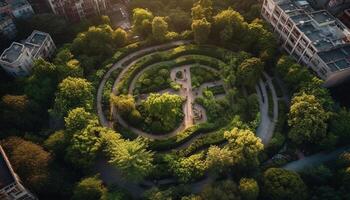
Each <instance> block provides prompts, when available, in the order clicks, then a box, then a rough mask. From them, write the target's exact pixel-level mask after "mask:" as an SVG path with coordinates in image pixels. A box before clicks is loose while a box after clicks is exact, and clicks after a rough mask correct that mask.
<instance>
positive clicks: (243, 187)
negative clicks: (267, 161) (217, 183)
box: [238, 178, 259, 200]
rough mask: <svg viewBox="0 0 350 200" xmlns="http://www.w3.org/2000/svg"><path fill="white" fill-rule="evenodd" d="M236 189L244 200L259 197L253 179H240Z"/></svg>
mask: <svg viewBox="0 0 350 200" xmlns="http://www.w3.org/2000/svg"><path fill="white" fill-rule="evenodd" d="M238 189H239V192H240V194H241V196H242V199H244V200H255V199H257V198H258V196H259V186H258V183H257V182H256V181H255V180H254V179H250V178H242V179H241V180H240V181H239V187H238Z"/></svg>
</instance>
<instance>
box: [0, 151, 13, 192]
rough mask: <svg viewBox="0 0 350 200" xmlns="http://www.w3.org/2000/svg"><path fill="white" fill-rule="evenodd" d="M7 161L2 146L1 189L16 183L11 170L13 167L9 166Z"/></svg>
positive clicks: (0, 155) (0, 152) (0, 160)
mask: <svg viewBox="0 0 350 200" xmlns="http://www.w3.org/2000/svg"><path fill="white" fill-rule="evenodd" d="M6 160H7V157H6V154H5V152H4V151H3V149H2V148H1V146H0V189H1V188H3V187H5V186H7V185H9V184H11V183H13V182H15V178H14V177H13V175H12V171H11V169H10V167H11V166H9V164H8V163H7V162H6Z"/></svg>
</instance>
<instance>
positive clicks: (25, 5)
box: [8, 0, 34, 19]
mask: <svg viewBox="0 0 350 200" xmlns="http://www.w3.org/2000/svg"><path fill="white" fill-rule="evenodd" d="M8 2H9V3H10V4H11V12H12V15H13V16H14V17H15V18H17V19H26V18H30V17H31V16H33V15H34V10H33V8H32V6H31V5H30V4H29V2H28V1H27V0H8Z"/></svg>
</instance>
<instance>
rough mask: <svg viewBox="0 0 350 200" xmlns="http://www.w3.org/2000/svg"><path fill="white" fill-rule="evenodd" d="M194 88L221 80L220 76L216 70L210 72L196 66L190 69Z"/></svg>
mask: <svg viewBox="0 0 350 200" xmlns="http://www.w3.org/2000/svg"><path fill="white" fill-rule="evenodd" d="M190 71H191V81H192V87H194V88H197V87H199V86H201V85H202V84H203V83H207V82H213V81H217V80H219V79H220V76H219V74H218V73H217V72H215V71H214V70H209V69H206V68H204V67H201V66H200V65H195V66H192V67H191V68H190Z"/></svg>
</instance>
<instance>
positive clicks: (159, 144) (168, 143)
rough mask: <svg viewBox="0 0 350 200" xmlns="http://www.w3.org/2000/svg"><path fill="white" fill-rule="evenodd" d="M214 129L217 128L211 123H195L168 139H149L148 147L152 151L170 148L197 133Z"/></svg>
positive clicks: (175, 146)
mask: <svg viewBox="0 0 350 200" xmlns="http://www.w3.org/2000/svg"><path fill="white" fill-rule="evenodd" d="M215 129H217V126H215V124H213V123H202V124H197V125H194V126H191V127H189V128H187V129H185V130H183V131H182V132H180V133H178V134H176V136H174V137H171V138H169V139H166V140H154V141H151V142H150V145H149V147H150V149H152V150H154V151H167V150H171V149H174V148H177V147H179V146H181V145H183V144H184V143H186V142H188V141H189V140H191V139H192V138H193V137H195V136H197V135H200V134H205V133H208V132H211V131H214V130H215Z"/></svg>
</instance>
